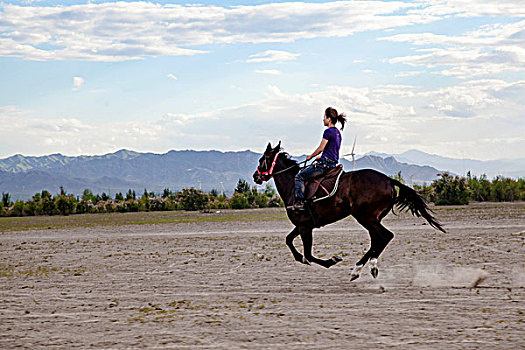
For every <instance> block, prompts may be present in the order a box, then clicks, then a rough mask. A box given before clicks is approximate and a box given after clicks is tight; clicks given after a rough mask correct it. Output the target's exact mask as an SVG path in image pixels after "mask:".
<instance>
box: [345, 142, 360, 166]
mask: <svg viewBox="0 0 525 350" xmlns="http://www.w3.org/2000/svg"><path fill="white" fill-rule="evenodd" d="M356 140H357V135H356V137H354V145H353V146H352V152H350V153H347V154H344V155H343V157H346V156H352V170H354V169H355V153H354V150H355V141H356Z"/></svg>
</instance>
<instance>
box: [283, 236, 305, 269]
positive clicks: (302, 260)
mask: <svg viewBox="0 0 525 350" xmlns="http://www.w3.org/2000/svg"><path fill="white" fill-rule="evenodd" d="M297 236H299V229H298V228H297V227H296V228H294V229H293V230H292V232H290V233H289V234H288V235H287V236H286V245H287V246H288V248H290V251H291V252H292V254H293V257H294V259H295V260H296V261H299V262H300V263H303V264H307V265H310V262H309V261H308V260H306V259H305V257H304V256H303V255H302V254H301V253H299V252H298V251H297V249H295V246H294V245H293V240H294V239H295V237H297Z"/></svg>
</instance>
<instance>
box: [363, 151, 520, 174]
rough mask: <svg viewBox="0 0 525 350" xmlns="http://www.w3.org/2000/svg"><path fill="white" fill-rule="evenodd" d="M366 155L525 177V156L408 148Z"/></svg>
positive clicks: (455, 169) (436, 166) (452, 169)
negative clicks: (466, 155)
mask: <svg viewBox="0 0 525 350" xmlns="http://www.w3.org/2000/svg"><path fill="white" fill-rule="evenodd" d="M368 155H373V156H378V157H381V158H387V157H395V158H396V159H397V160H398V161H400V162H406V163H410V164H416V165H429V166H432V167H435V168H438V169H447V170H448V171H450V172H453V173H456V174H460V175H466V173H467V172H468V171H470V172H471V174H472V175H476V176H480V175H482V174H485V175H487V177H488V178H489V179H492V178H494V177H495V176H497V175H503V176H507V177H512V178H518V177H525V158H521V159H498V160H488V161H482V160H474V159H458V158H447V157H441V156H438V155H435V154H428V153H425V152H421V151H418V150H409V151H406V152H403V153H400V154H384V153H375V152H371V153H368Z"/></svg>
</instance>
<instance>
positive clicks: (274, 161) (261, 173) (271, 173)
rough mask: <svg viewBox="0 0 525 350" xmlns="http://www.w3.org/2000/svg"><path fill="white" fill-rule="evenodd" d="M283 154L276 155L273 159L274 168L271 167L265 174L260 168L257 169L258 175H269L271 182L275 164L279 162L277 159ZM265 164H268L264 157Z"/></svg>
mask: <svg viewBox="0 0 525 350" xmlns="http://www.w3.org/2000/svg"><path fill="white" fill-rule="evenodd" d="M280 153H281V152H277V154H276V155H275V158H274V159H273V162H272V166H271V167H270V169H269V170H268V171H264V172H261V170H260V169H259V167H260V166H258V167H257V174H259V175H261V176H266V175H269V176H270V177H269V178H268V180H270V179H271V178H272V176H273V168H274V167H275V163H276V162H277V157H279V154H280ZM264 163H265V164H266V157H264ZM268 180H264V179H263V181H268Z"/></svg>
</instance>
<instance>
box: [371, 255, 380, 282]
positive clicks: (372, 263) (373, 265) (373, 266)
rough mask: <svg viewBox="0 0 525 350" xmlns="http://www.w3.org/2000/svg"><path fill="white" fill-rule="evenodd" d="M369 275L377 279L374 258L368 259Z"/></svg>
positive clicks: (377, 271) (375, 260)
mask: <svg viewBox="0 0 525 350" xmlns="http://www.w3.org/2000/svg"><path fill="white" fill-rule="evenodd" d="M370 273H371V274H372V277H374V278H377V275H378V273H379V270H378V269H377V259H376V258H372V259H370Z"/></svg>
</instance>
